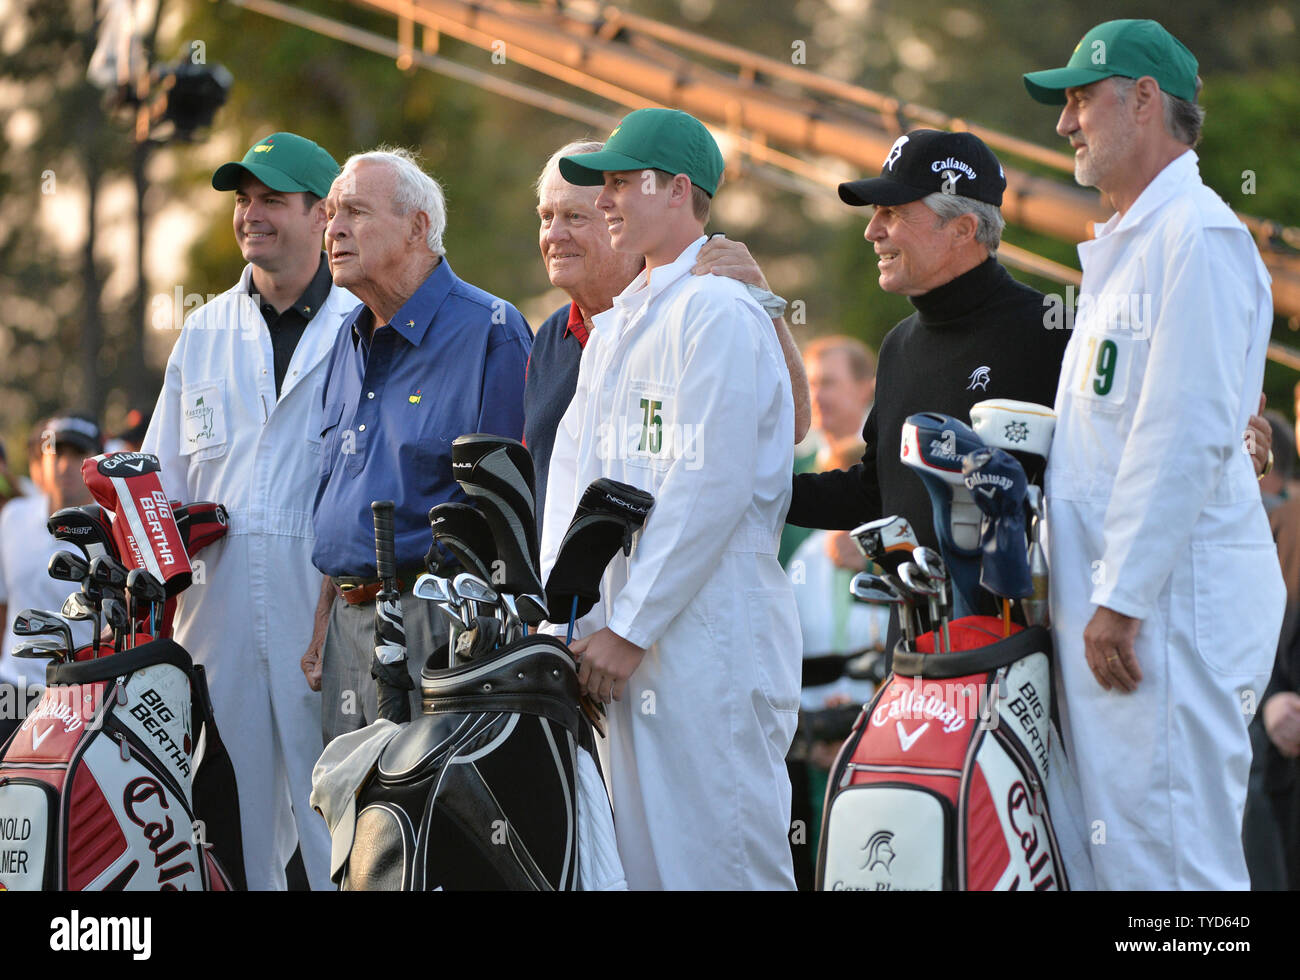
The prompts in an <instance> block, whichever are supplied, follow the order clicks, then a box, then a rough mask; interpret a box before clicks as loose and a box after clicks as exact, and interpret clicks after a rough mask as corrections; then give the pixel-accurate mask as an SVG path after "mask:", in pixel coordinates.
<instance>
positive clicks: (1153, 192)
mask: <svg viewBox="0 0 1300 980" xmlns="http://www.w3.org/2000/svg"><path fill="white" fill-rule="evenodd" d="M1134 25H1136V26H1134ZM1097 41H1100V42H1102V43H1104V44H1105V45H1106V50H1107V51H1108V60H1107V63H1106V69H1109V73H1108V74H1106V73H1103V74H1101V76H1100V78H1101V80H1097V79H1098V74H1097V69H1096V67H1095V65H1093V66H1091V67H1090V65H1089V63H1088V59H1087V58H1086V57H1085V58H1084V59H1083V60H1082V61H1080V59H1079V56H1078V52H1079V51H1083V52H1085V53H1086V52H1088V51H1090V50H1094V49H1095V44H1094V42H1097ZM1188 59H1190V67H1189V66H1188V65H1187V61H1188ZM1076 62H1078V63H1077V64H1076ZM1106 69H1103V70H1102V71H1103V72H1105V70H1106ZM1081 72H1083V74H1080V73H1081ZM1089 73H1091V74H1089ZM1115 74H1118V75H1120V76H1122V77H1121V78H1118V79H1116V78H1112V77H1111V75H1115ZM1144 76H1145V77H1144ZM1129 78H1132V79H1135V81H1133V82H1129V81H1128V79H1129ZM1194 79H1195V59H1194V58H1192V57H1191V55H1190V52H1187V50H1186V48H1183V47H1182V46H1181V45H1180V44H1178V42H1177V41H1176V40H1174V39H1173V38H1172V37H1171V36H1170V35H1168V34H1167V32H1164V30H1163V28H1160V27H1159V25H1158V24H1154V22H1152V21H1113V22H1110V23H1108V24H1102V25H1100V26H1099V27H1097V28H1094V29H1093V31H1091V32H1089V34H1088V35H1087V36H1085V38H1084V40H1083V41H1082V42H1080V47H1079V48H1078V49H1076V57H1075V58H1072V59H1071V62H1070V67H1067V68H1063V69H1056V70H1054V71H1046V72H1035V73H1032V74H1030V75H1029V76H1026V83H1027V84H1028V85H1029V88H1030V92H1031V94H1033V95H1034V96H1035V97H1036V98H1039V99H1040V101H1055V102H1057V103H1059V102H1061V101H1063V100H1062V98H1060V95H1061V92H1064V93H1065V95H1066V96H1068V99H1069V101H1068V102H1067V104H1066V108H1065V111H1064V112H1063V114H1062V117H1061V122H1060V125H1059V126H1058V132H1061V133H1062V135H1065V136H1067V137H1068V138H1070V140H1071V142H1072V144H1074V145H1075V146H1076V147H1077V155H1076V176H1078V178H1079V181H1080V183H1085V184H1093V185H1095V186H1098V187H1100V188H1102V189H1103V190H1105V191H1106V192H1107V193H1108V194H1109V195H1110V197H1111V200H1112V201H1113V202H1115V204H1116V206H1117V208H1118V209H1119V213H1118V214H1116V215H1115V216H1114V217H1112V218H1111V219H1110V220H1109V221H1108V222H1106V223H1105V224H1104V225H1101V226H1099V228H1098V231H1097V236H1096V239H1095V240H1094V241H1089V242H1084V243H1083V244H1081V245H1080V246H1079V256H1080V260H1081V262H1082V265H1083V283H1082V287H1081V289H1080V294H1079V309H1078V313H1077V316H1076V319H1075V327H1074V335H1073V337H1072V338H1071V340H1070V344H1069V347H1068V348H1067V350H1066V355H1065V359H1064V363H1063V365H1062V368H1061V376H1060V384H1059V388H1058V391H1057V397H1056V411H1057V413H1058V414H1059V420H1058V422H1057V426H1056V435H1055V440H1054V443H1053V446H1052V452H1051V459H1050V461H1049V464H1048V470H1047V499H1048V526H1049V532H1050V549H1049V551H1050V557H1051V574H1052V583H1051V597H1052V604H1051V609H1052V621H1053V625H1054V627H1055V631H1056V643H1057V651H1058V657H1059V660H1058V663H1059V667H1060V679H1061V683H1062V686H1063V688H1064V702H1063V705H1062V707H1063V722H1064V726H1063V727H1064V735H1065V740H1066V748H1067V751H1068V752H1069V755H1070V757H1071V759H1072V760H1073V762H1074V765H1075V768H1076V772H1077V774H1078V781H1079V785H1080V789H1081V792H1082V796H1083V806H1084V811H1085V812H1084V819H1085V821H1086V824H1087V827H1088V830H1089V834H1090V843H1091V845H1092V846H1091V848H1090V852H1091V856H1092V862H1093V866H1094V869H1095V871H1096V877H1097V884H1098V886H1099V887H1101V888H1108V889H1179V890H1182V889H1223V888H1237V889H1240V888H1247V887H1249V879H1248V877H1247V873H1246V866H1245V862H1244V858H1243V853H1242V844H1241V817H1242V810H1243V807H1244V804H1245V797H1246V780H1247V774H1248V771H1249V768H1250V760H1251V748H1250V741H1249V738H1248V737H1247V733H1246V726H1247V724H1248V723H1249V722H1250V719H1251V716H1252V714H1253V713H1254V711H1255V709H1256V707H1257V701H1258V700H1259V697H1260V695H1261V694H1262V693H1263V690H1264V686H1265V683H1266V682H1267V680H1268V674H1269V670H1270V667H1271V665H1272V662H1273V656H1274V651H1275V649H1276V644H1277V639H1278V631H1279V628H1280V625H1281V619H1282V610H1283V603H1284V590H1283V585H1282V578H1281V573H1280V570H1279V567H1278V561H1277V554H1276V550H1275V549H1274V546H1273V543H1272V538H1271V536H1270V533H1269V527H1268V521H1267V520H1266V518H1265V515H1264V509H1263V506H1262V504H1261V501H1260V494H1259V487H1258V484H1257V482H1256V479H1255V474H1254V472H1253V467H1252V464H1251V461H1250V457H1249V455H1248V454H1247V453H1246V452H1245V451H1243V446H1242V440H1241V435H1240V434H1241V432H1242V431H1243V427H1244V426H1245V424H1246V420H1247V418H1248V417H1249V416H1250V414H1251V412H1252V410H1253V409H1254V408H1255V406H1256V405H1257V404H1258V401H1259V392H1260V387H1261V384H1262V380H1263V371H1264V359H1265V348H1266V345H1267V343H1268V338H1269V331H1270V327H1271V324H1272V303H1271V296H1270V291H1269V277H1268V274H1267V272H1266V271H1265V269H1264V266H1263V264H1262V262H1261V261H1260V258H1259V255H1258V252H1257V251H1256V249H1255V246H1254V243H1253V241H1252V240H1251V237H1250V234H1249V233H1248V232H1247V230H1246V228H1245V227H1244V226H1243V225H1242V224H1241V222H1240V221H1238V220H1237V218H1236V217H1235V216H1234V215H1233V214H1232V212H1231V211H1230V210H1229V209H1228V207H1227V206H1226V205H1225V204H1224V203H1223V202H1222V201H1221V200H1220V199H1219V198H1218V196H1217V195H1215V194H1214V193H1213V192H1212V191H1211V190H1209V189H1208V188H1207V187H1205V185H1204V184H1202V182H1201V179H1200V176H1199V173H1198V169H1197V160H1196V155H1195V153H1193V152H1192V150H1191V149H1190V143H1189V142H1188V141H1187V140H1186V139H1181V140H1175V138H1174V134H1171V133H1169V132H1167V131H1166V130H1165V128H1164V121H1163V120H1164V116H1163V112H1162V111H1161V110H1160V108H1159V103H1158V102H1156V101H1154V100H1156V99H1158V98H1159V97H1160V96H1161V94H1162V93H1172V94H1174V95H1175V96H1177V97H1179V98H1183V99H1184V100H1185V101H1188V102H1190V101H1192V100H1194V98H1195V89H1194V87H1193V81H1194ZM1157 86H1158V87H1157ZM1053 94H1055V95H1056V96H1057V98H1055V99H1052V98H1051V96H1052V95H1053ZM1045 96H1046V97H1045ZM1144 100H1152V108H1153V109H1154V110H1155V111H1153V112H1151V113H1150V114H1149V115H1147V116H1142V115H1139V112H1140V107H1141V106H1142V104H1143V101H1144ZM1135 120H1136V121H1135ZM1123 127H1127V128H1128V135H1129V136H1130V138H1131V139H1130V142H1129V143H1128V144H1127V145H1125V144H1124V142H1123V139H1122V138H1121V137H1122V135H1123V132H1122V128H1123ZM1198 128H1199V127H1198ZM1193 142H1194V139H1193ZM1126 151H1127V152H1129V153H1131V155H1130V156H1125V153H1126ZM1143 154H1146V155H1145V156H1143ZM1153 160H1154V161H1155V162H1154V163H1151V161H1153ZM1144 163H1145V164H1146V165H1147V166H1149V167H1150V169H1151V170H1153V171H1154V173H1151V174H1149V175H1146V176H1143V174H1142V167H1143V165H1144ZM1134 175H1137V177H1138V178H1140V179H1138V180H1137V181H1135V180H1134V179H1133V177H1134ZM1116 614H1118V615H1116ZM1124 617H1131V619H1128V620H1125V618H1124ZM1108 622H1117V623H1120V624H1121V627H1120V628H1123V625H1122V624H1124V623H1128V624H1129V625H1130V627H1131V628H1133V629H1136V635H1135V638H1132V636H1131V635H1130V639H1129V645H1126V644H1124V643H1123V642H1117V643H1114V645H1111V640H1110V639H1109V637H1110V636H1113V635H1114V634H1107V633H1106V632H1105V630H1104V627H1105V624H1106V623H1108ZM1085 630H1087V631H1088V634H1087V637H1086V638H1085ZM1099 631H1100V632H1099ZM1134 658H1135V661H1136V662H1135V663H1134ZM1103 680H1104V681H1105V682H1106V683H1105V684H1104V685H1103V683H1102V681H1103ZM1134 684H1135V686H1133V685H1134ZM1129 687H1131V689H1126V688H1129ZM1107 688H1109V689H1107Z"/></svg>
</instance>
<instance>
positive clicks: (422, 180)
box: [343, 146, 447, 255]
mask: <svg viewBox="0 0 1300 980" xmlns="http://www.w3.org/2000/svg"><path fill="white" fill-rule="evenodd" d="M363 161H365V162H370V163H382V164H385V165H386V166H387V167H388V168H389V169H390V170H391V171H392V172H393V210H394V211H395V212H396V213H397V214H410V213H411V212H412V211H423V212H424V213H425V214H427V215H428V216H429V234H428V237H427V238H426V239H425V240H426V241H427V242H428V245H429V251H431V252H432V253H433V254H434V255H442V254H444V250H443V247H442V233H443V232H444V231H446V230H447V200H446V198H445V197H444V196H443V193H442V185H441V184H439V183H438V182H437V181H436V180H434V179H433V178H432V177H430V176H429V175H428V174H427V173H425V172H424V171H423V170H421V169H420V162H419V158H418V157H417V156H416V155H415V154H414V153H412V152H411V151H410V150H408V149H406V148H405V147H401V146H379V147H376V148H375V149H373V150H370V151H369V152H367V153H354V154H353V155H352V156H350V157H348V161H347V163H345V164H344V165H343V169H344V170H347V169H348V168H349V167H352V166H354V165H355V164H358V163H361V162H363Z"/></svg>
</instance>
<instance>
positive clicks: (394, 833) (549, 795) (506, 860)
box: [312, 435, 654, 891]
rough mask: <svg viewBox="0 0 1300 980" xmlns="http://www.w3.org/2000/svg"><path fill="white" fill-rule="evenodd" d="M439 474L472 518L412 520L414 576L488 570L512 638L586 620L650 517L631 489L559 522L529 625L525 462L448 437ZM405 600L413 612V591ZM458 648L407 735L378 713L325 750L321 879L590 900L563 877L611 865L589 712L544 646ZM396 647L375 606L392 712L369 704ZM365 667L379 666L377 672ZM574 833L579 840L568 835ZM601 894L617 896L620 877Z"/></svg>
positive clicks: (429, 686) (385, 549)
mask: <svg viewBox="0 0 1300 980" xmlns="http://www.w3.org/2000/svg"><path fill="white" fill-rule="evenodd" d="M452 460H453V468H454V469H455V472H456V473H457V479H458V480H459V481H460V483H461V486H462V487H463V488H464V489H465V491H466V493H467V494H468V495H469V497H470V499H471V500H472V501H474V504H475V505H476V507H474V508H471V507H470V506H468V505H447V504H443V505H439V506H438V507H435V508H434V509H433V510H432V511H431V512H430V515H429V518H430V524H431V529H432V532H433V536H434V542H435V545H436V547H435V548H434V549H432V550H431V551H430V552H429V555H428V557H427V558H426V565H427V567H429V569H430V575H431V576H436V575H437V574H439V573H441V572H443V571H444V569H443V567H442V559H441V557H440V554H439V549H440V548H446V549H447V550H448V551H450V552H451V553H452V555H453V556H454V557H455V560H456V561H457V562H458V563H459V565H460V566H461V567H463V568H465V569H467V570H474V569H477V570H479V571H486V570H487V569H488V568H489V567H492V566H494V565H498V564H499V566H500V572H501V574H500V575H498V576H495V577H494V579H493V582H494V584H495V585H496V586H497V587H498V589H499V592H500V594H502V595H503V596H506V597H507V598H510V597H518V598H519V599H520V600H521V601H522V600H529V601H530V604H531V607H532V608H533V609H534V610H535V611H536V613H537V615H536V616H535V617H534V618H533V619H532V620H525V622H533V623H535V622H537V621H540V620H541V619H542V618H543V617H544V616H545V617H548V618H549V619H550V621H552V622H563V621H565V620H566V619H568V618H570V617H571V616H573V615H574V614H575V610H578V609H580V608H581V609H583V611H585V609H587V608H590V606H591V605H592V603H594V602H595V600H596V597H597V595H598V592H599V581H600V576H601V574H602V572H603V571H604V568H605V566H606V565H607V564H608V563H609V560H610V559H611V558H612V557H613V555H614V552H615V551H617V550H618V549H619V548H620V547H630V545H631V541H632V535H633V533H634V531H635V530H636V529H637V528H639V527H640V526H641V524H642V523H643V522H644V521H645V518H646V515H647V513H648V512H649V510H650V507H651V506H652V505H653V503H654V498H653V497H652V496H650V495H649V494H645V493H643V492H642V491H639V490H637V489H636V488H634V487H628V486H625V485H623V484H619V483H616V482H614V481H610V480H598V481H595V482H594V483H593V484H592V486H591V487H589V488H588V492H587V493H586V494H585V495H584V497H583V498H582V501H581V502H580V505H579V507H578V509H577V513H575V515H574V519H573V522H572V523H571V525H570V527H569V533H568V534H567V535H566V537H565V540H564V545H563V546H562V547H561V549H560V556H559V557H558V558H557V560H556V574H553V575H552V577H551V581H549V582H548V583H547V587H546V589H545V597H546V600H545V601H546V604H547V605H546V608H542V606H541V602H542V600H541V597H540V594H541V593H542V591H543V589H542V585H541V582H540V580H539V579H538V576H537V570H536V561H537V557H536V556H537V550H538V549H537V542H536V538H537V532H536V523H535V518H534V514H533V498H532V487H533V472H532V460H531V458H530V457H529V456H528V453H527V451H526V450H525V449H524V448H523V446H522V445H520V444H519V443H517V442H515V441H514V440H510V439H502V438H500V437H497V436H487V435H470V436H461V437H460V438H459V439H457V440H456V441H455V443H453V456H452ZM373 508H374V511H375V528H376V535H375V540H376V558H377V568H378V569H379V574H380V579H381V581H382V582H384V583H385V584H384V588H385V589H387V588H388V584H387V583H388V582H389V580H390V579H391V578H392V575H393V573H392V567H393V565H394V563H393V561H392V558H391V551H392V543H391V538H392V536H391V533H390V531H389V528H388V523H387V522H388V518H387V514H388V513H389V508H388V506H387V502H383V501H379V502H376V503H375V504H374V505H373ZM480 514H481V516H478V515H480ZM422 578H423V577H422ZM414 591H415V592H416V594H417V595H419V594H420V589H419V583H417V588H416V589H415V590H414ZM384 595H385V592H381V593H380V597H381V599H382V597H383V596H384ZM584 602H585V603H586V605H585V607H584V606H583V605H582V604H583V603H584ZM399 608H400V607H399ZM489 627H491V628H490V629H489ZM471 637H472V639H473V642H465V643H458V644H456V645H455V646H454V648H453V649H451V650H449V651H448V657H447V658H446V660H445V661H443V660H442V658H441V657H440V656H439V655H437V654H436V653H435V654H433V655H430V656H429V657H428V660H427V661H426V663H425V665H424V668H423V670H422V671H421V694H422V713H421V715H420V716H419V717H417V718H415V719H413V720H409V721H407V720H406V719H405V718H404V717H403V714H402V712H400V711H398V710H392V711H389V712H387V713H385V711H384V710H383V709H382V707H381V712H380V718H381V721H380V722H379V723H378V724H377V725H375V726H371V728H370V729H363V730H362V731H361V732H356V733H351V734H350V735H344V736H341V737H340V739H338V740H336V742H333V743H331V745H330V746H329V747H327V748H326V751H325V754H324V755H323V756H322V760H321V764H320V765H318V767H317V772H316V774H315V777H314V782H315V787H314V792H313V796H312V802H313V805H314V806H316V807H317V809H318V810H320V812H321V813H322V815H324V816H325V818H326V820H327V822H329V824H330V833H331V835H332V836H333V838H334V860H333V865H334V867H333V869H332V870H333V872H334V875H335V880H337V881H338V882H339V886H340V888H341V889H342V890H344V891H373V890H397V891H433V890H439V889H443V890H449V891H450V890H472V889H494V890H525V891H559V890H569V889H577V888H580V887H595V885H593V882H591V881H584V880H582V875H581V874H580V869H581V868H583V867H584V866H589V867H593V868H594V867H596V866H598V865H599V864H600V863H601V860H602V856H603V855H605V854H607V853H608V850H606V847H607V848H609V849H612V848H613V841H612V823H610V821H609V800H608V797H607V796H606V795H605V791H604V787H603V785H601V783H600V778H599V773H598V768H597V763H596V761H595V743H594V738H593V734H592V724H593V720H599V714H600V712H599V706H597V705H594V704H592V703H591V702H590V701H589V700H588V699H585V698H584V697H583V695H582V692H581V690H580V688H579V686H578V677H577V672H576V670H575V669H574V663H573V658H572V656H571V655H570V653H569V650H568V648H567V647H566V646H565V645H564V644H563V643H561V642H560V641H559V640H557V639H555V638H553V637H550V636H545V635H541V634H532V635H528V634H526V633H524V634H522V635H520V633H519V632H518V631H517V628H516V632H514V633H508V632H503V628H502V626H501V625H500V624H499V623H497V622H496V621H495V620H493V619H492V618H491V616H490V615H489V616H485V615H483V611H482V610H480V613H479V615H478V616H476V617H475V619H474V625H473V626H472V627H468V626H467V629H466V632H465V634H463V636H462V637H461V639H462V640H465V639H467V638H471ZM511 637H514V638H513V639H511ZM404 642H405V636H404V632H403V631H402V630H401V623H400V620H396V621H395V620H394V619H393V611H392V610H386V609H385V608H384V607H383V606H382V605H381V604H378V603H377V605H376V640H375V643H376V657H375V662H374V663H373V665H372V674H373V676H375V678H376V681H377V687H378V688H379V693H380V704H381V706H382V705H384V704H385V703H392V704H394V705H395V706H400V698H398V697H393V698H388V697H387V695H386V694H385V688H386V687H394V688H395V687H399V686H400V683H401V680H402V679H404V678H405V676H406V675H405V670H406V668H405V664H399V666H398V667H397V668H393V667H392V655H393V653H394V651H395V650H397V649H398V648H399V647H400V646H402V645H403V644H404ZM381 653H382V654H383V655H384V656H385V657H387V658H389V661H390V662H389V663H383V664H381V662H380V655H381ZM402 655H403V656H404V655H405V651H404V650H403V651H402ZM442 662H446V663H448V664H450V666H448V667H445V668H442V667H440V666H439V665H440V663H442ZM399 671H400V674H399V673H398V672H399ZM390 722H391V723H393V724H390ZM584 773H585V778H584ZM584 809H585V810H586V812H584ZM327 811H328V812H327ZM602 818H603V819H602ZM584 820H585V821H587V822H586V823H584ZM584 826H585V827H588V828H589V830H588V834H583V833H581V832H580V828H581V827H584ZM602 828H607V830H608V834H605V833H602ZM589 843H590V845H591V853H590V854H587V855H584V854H583V853H582V850H583V848H585V847H587V846H588V844H589ZM585 859H590V860H588V861H587V864H586V865H584V860H585ZM612 877H613V878H617V879H619V880H621V878H622V875H621V871H619V872H617V873H616V874H614V875H612Z"/></svg>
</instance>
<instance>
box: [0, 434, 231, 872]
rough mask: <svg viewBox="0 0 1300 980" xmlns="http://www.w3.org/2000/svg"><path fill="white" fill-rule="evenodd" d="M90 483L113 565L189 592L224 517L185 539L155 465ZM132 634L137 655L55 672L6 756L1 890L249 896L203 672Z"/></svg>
mask: <svg viewBox="0 0 1300 980" xmlns="http://www.w3.org/2000/svg"><path fill="white" fill-rule="evenodd" d="M82 473H83V477H84V479H85V480H86V484H87V486H88V487H90V489H91V491H92V493H93V494H94V496H95V498H96V500H97V501H99V503H100V504H101V505H102V506H103V507H104V508H105V509H106V510H108V511H111V512H113V513H114V515H115V516H114V518H113V524H112V531H113V538H114V542H115V544H116V551H117V552H118V554H117V555H115V556H114V557H119V558H120V559H121V561H122V563H123V564H124V565H125V566H126V567H128V568H144V569H146V570H148V571H149V572H150V574H152V575H154V576H155V577H156V578H157V579H158V581H159V582H161V583H162V584H163V586H164V587H165V590H166V594H167V596H168V597H174V596H175V594H176V593H177V592H179V591H180V590H181V589H183V588H185V586H187V585H188V584H189V582H190V578H191V566H190V560H189V553H187V550H186V547H187V545H188V547H189V548H190V550H191V552H192V551H196V550H197V548H198V547H201V546H202V545H203V544H206V543H208V542H210V541H212V540H214V539H215V538H217V537H220V535H221V534H224V533H225V527H226V524H225V512H224V508H221V507H219V506H218V505H214V504H211V503H207V502H201V503H199V504H195V505H192V506H191V508H190V511H192V513H191V512H187V516H186V529H185V531H184V532H182V531H181V529H179V528H178V527H177V523H176V520H175V518H174V516H173V513H172V510H173V508H172V506H171V505H170V504H169V502H168V501H167V499H166V496H165V495H164V494H163V492H162V486H161V483H160V482H159V479H158V460H157V458H156V457H154V456H149V455H147V454H143V453H111V454H107V455H105V456H97V457H95V458H94V459H89V460H87V461H86V462H85V464H84V465H83V467H82ZM143 625H144V626H147V621H146V622H145V624H143ZM165 631H166V626H164V627H163V629H161V630H159V632H160V633H163V632H165ZM129 633H130V646H131V649H123V650H120V651H119V652H116V653H115V652H114V646H113V644H112V643H103V642H99V641H98V640H97V641H96V642H95V643H94V644H93V645H87V646H84V647H81V648H80V649H78V650H76V651H73V652H72V653H71V656H70V657H69V659H68V661H67V662H55V663H51V664H50V665H49V666H48V667H47V668H46V684H47V686H46V689H45V692H44V694H43V696H42V697H41V700H40V701H39V703H38V704H37V705H36V707H35V709H33V710H32V711H31V713H30V714H29V715H28V716H27V718H26V719H25V720H24V721H23V723H22V725H21V726H19V728H18V729H16V730H15V731H14V733H13V734H12V735H11V736H10V738H9V740H8V741H7V742H6V743H5V744H4V745H3V746H0V891H123V890H144V891H209V890H210V891H229V890H231V889H232V888H242V887H244V861H243V848H242V838H241V832H240V826H239V795H238V789H237V788H236V784H235V773H234V767H233V765H232V764H231V762H230V757H229V756H228V755H227V753H226V751H225V747H224V746H223V744H222V742H221V737H220V735H219V734H218V732H217V726H216V721H215V719H214V718H213V714H212V705H211V702H210V700H209V698H208V690H207V682H206V677H205V674H204V671H203V667H202V666H201V665H195V664H194V663H192V661H191V660H190V656H189V654H188V653H186V651H185V650H184V649H183V648H182V647H180V646H179V645H177V644H176V643H175V642H173V641H172V640H170V639H155V638H154V637H153V636H151V635H150V634H149V633H148V632H147V631H143V630H142V624H141V623H138V622H136V621H135V620H134V617H133V619H132V622H131V624H130V628H129ZM223 868H224V869H228V870H229V873H227V871H226V870H223Z"/></svg>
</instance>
